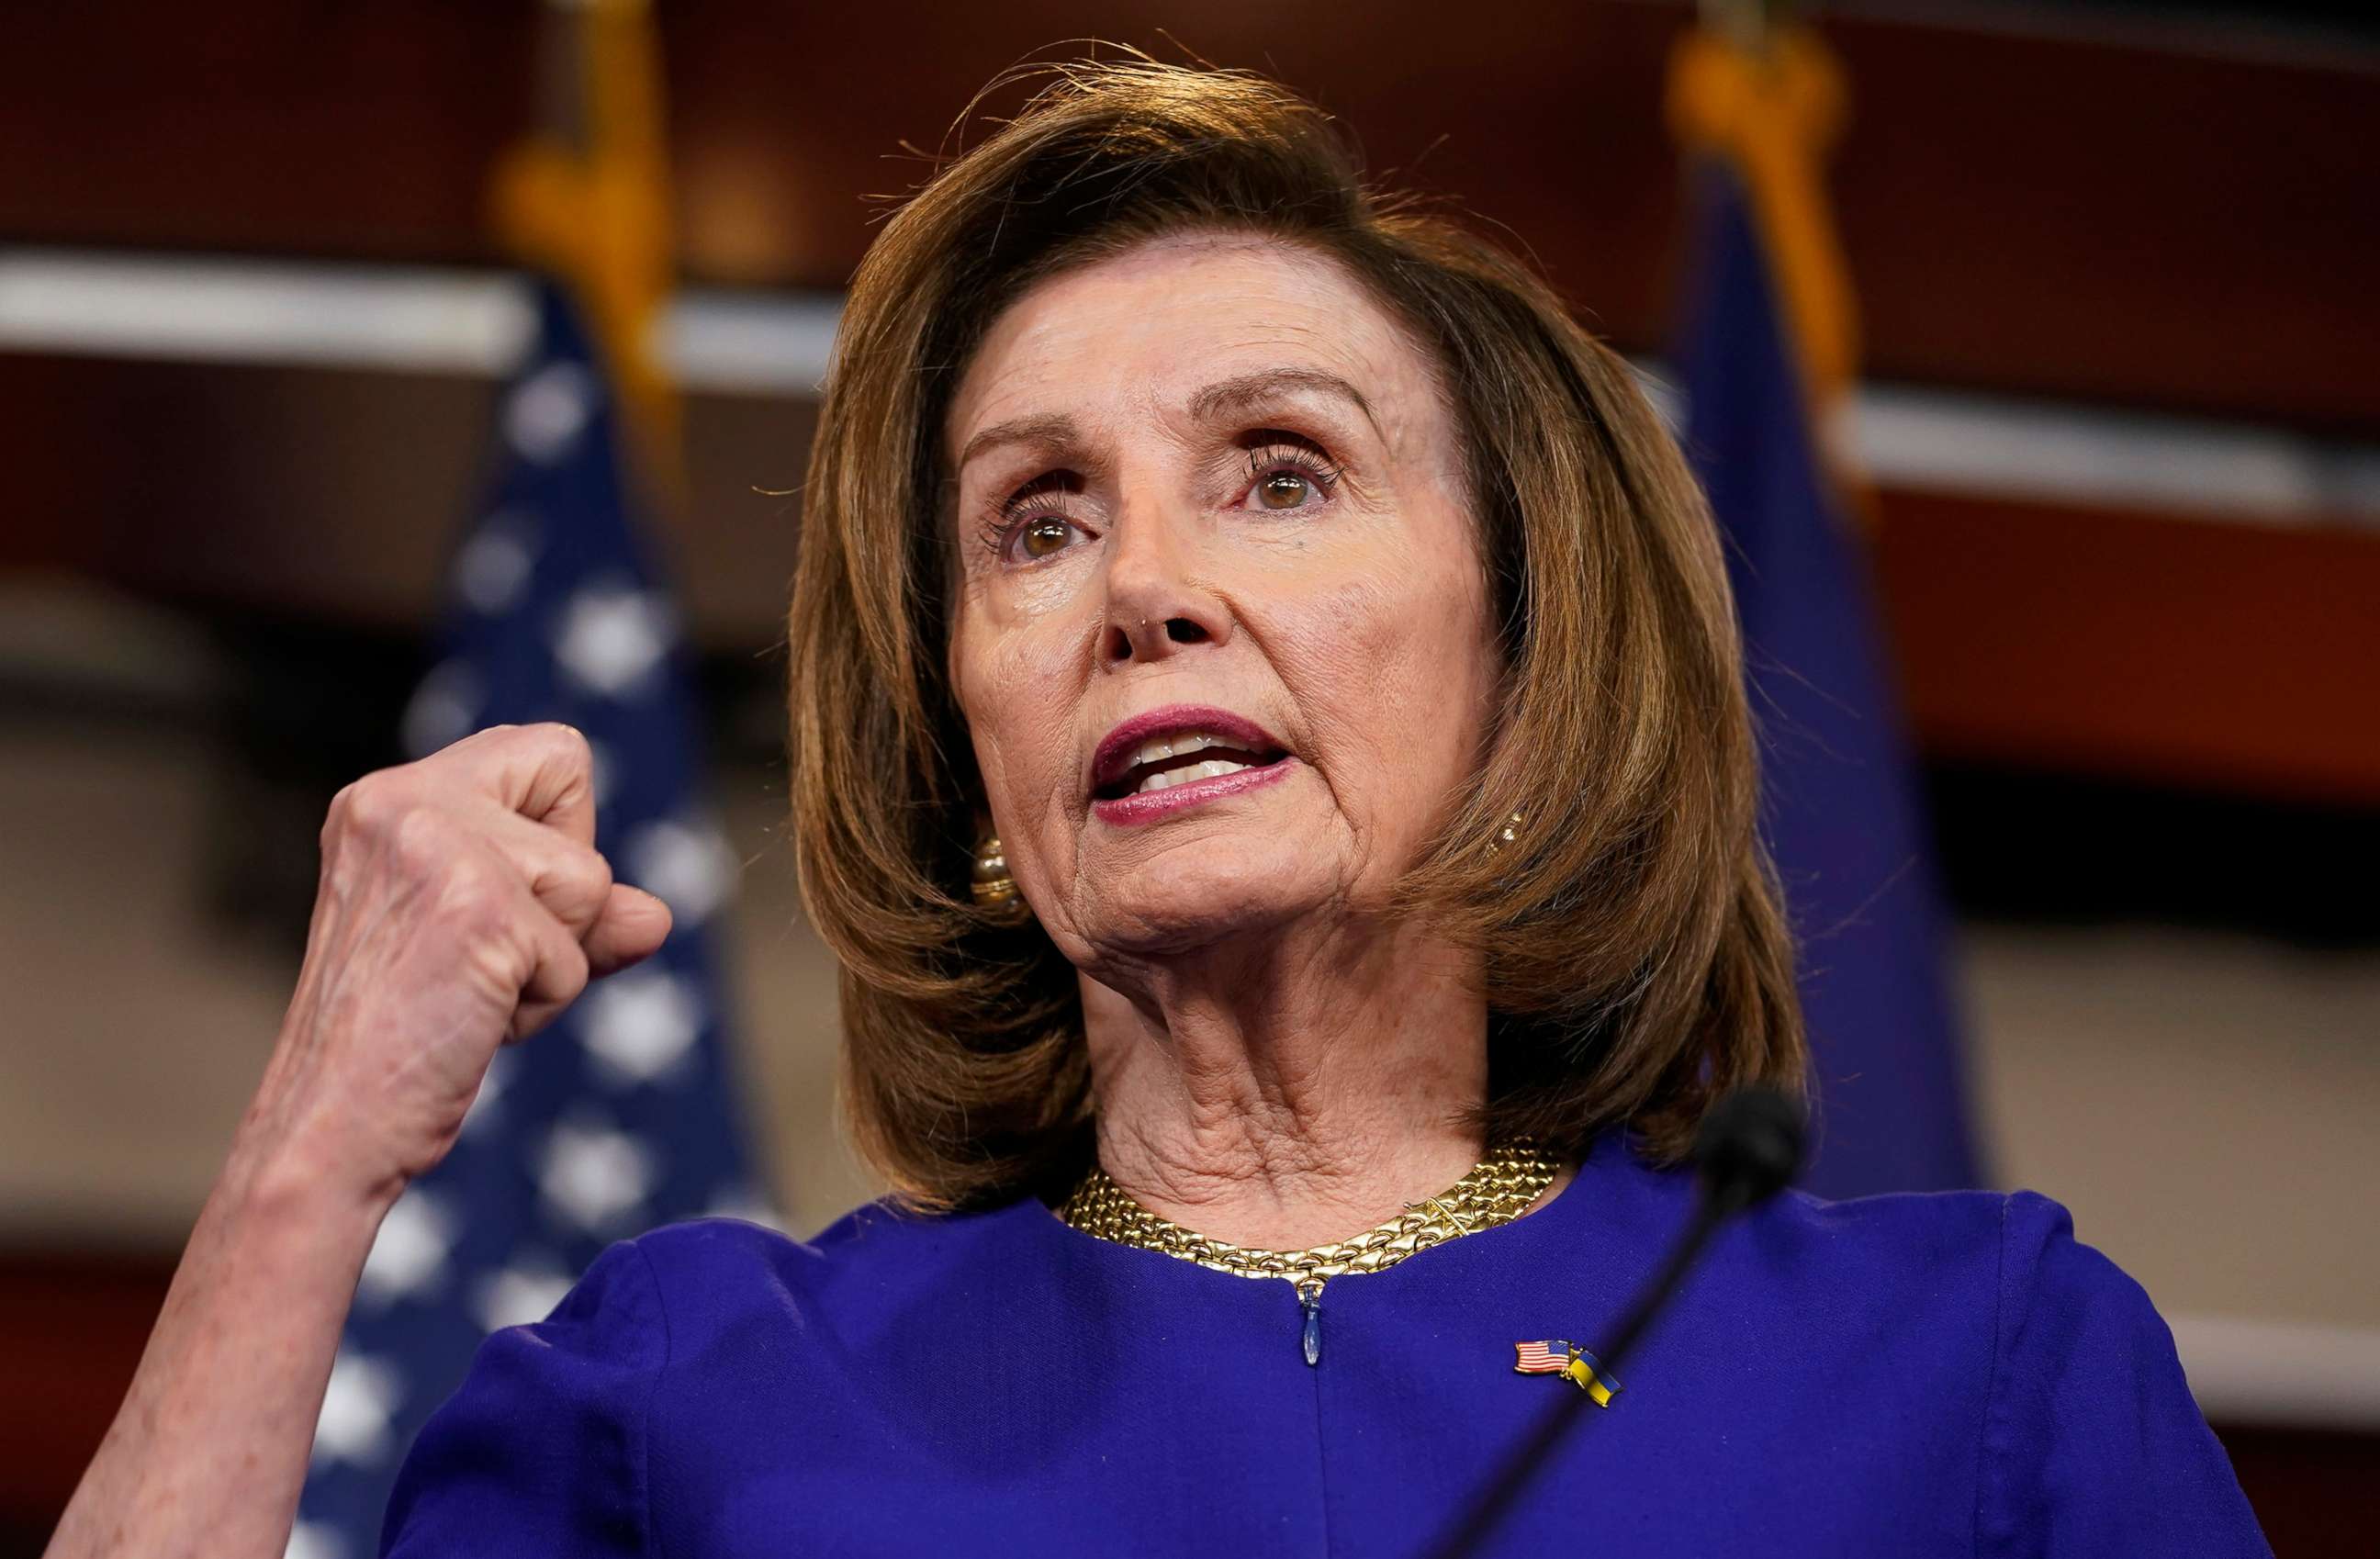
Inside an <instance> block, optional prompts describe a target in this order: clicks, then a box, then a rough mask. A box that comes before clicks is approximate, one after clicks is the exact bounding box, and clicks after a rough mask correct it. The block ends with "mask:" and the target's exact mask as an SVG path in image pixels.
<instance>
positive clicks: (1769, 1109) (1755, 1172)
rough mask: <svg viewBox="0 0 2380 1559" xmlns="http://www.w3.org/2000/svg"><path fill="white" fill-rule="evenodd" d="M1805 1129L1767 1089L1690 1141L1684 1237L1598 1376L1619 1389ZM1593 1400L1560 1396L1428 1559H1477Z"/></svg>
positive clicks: (1788, 1174) (1774, 1183) (1797, 1161)
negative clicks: (1650, 1331)
mask: <svg viewBox="0 0 2380 1559" xmlns="http://www.w3.org/2000/svg"><path fill="white" fill-rule="evenodd" d="M1805 1135H1806V1126H1805V1123H1804V1120H1803V1114H1802V1106H1800V1105H1798V1104H1796V1103H1795V1102H1794V1101H1793V1100H1791V1099H1790V1098H1788V1097H1786V1096H1785V1095H1784V1094H1780V1093H1779V1092H1778V1091H1777V1090H1775V1089H1773V1088H1765V1087H1753V1088H1739V1089H1737V1090H1736V1091H1735V1092H1734V1093H1732V1094H1729V1095H1728V1096H1727V1097H1725V1098H1724V1099H1721V1100H1720V1101H1719V1102H1718V1104H1717V1105H1715V1106H1712V1107H1711V1109H1710V1112H1709V1113H1708V1114H1706V1115H1705V1116H1704V1117H1703V1121H1702V1126H1701V1129H1700V1130H1697V1131H1696V1132H1695V1133H1694V1169H1695V1173H1696V1177H1697V1178H1698V1179H1699V1180H1700V1181H1701V1184H1702V1194H1701V1196H1700V1197H1699V1198H1697V1199H1696V1201H1695V1203H1694V1217H1693V1218H1692V1220H1691V1221H1689V1222H1688V1223H1687V1225H1686V1229H1685V1232H1684V1233H1683V1234H1682V1235H1681V1236H1679V1237H1678V1242H1677V1243H1676V1244H1675V1245H1673V1246H1671V1247H1670V1254H1669V1257H1668V1259H1667V1260H1665V1261H1663V1262H1662V1263H1661V1266H1660V1270H1659V1271H1658V1272H1656V1273H1655V1274H1654V1275H1653V1277H1652V1280H1651V1281H1650V1282H1648V1283H1646V1284H1645V1287H1643V1288H1642V1289H1641V1290H1639V1291H1638V1293H1637V1295H1636V1302H1635V1303H1634V1304H1633V1305H1631V1306H1630V1307H1629V1308H1628V1311H1627V1313H1626V1314H1625V1315H1624V1316H1622V1317H1621V1322H1620V1324H1619V1326H1618V1327H1617V1329H1615V1330H1614V1331H1613V1333H1612V1334H1611V1336H1610V1344H1611V1346H1610V1347H1609V1348H1604V1349H1602V1350H1601V1351H1600V1352H1599V1353H1597V1356H1596V1357H1597V1362H1598V1363H1600V1364H1601V1365H1602V1366H1603V1367H1602V1369H1601V1370H1599V1371H1598V1372H1597V1373H1599V1374H1601V1375H1603V1376H1605V1377H1606V1378H1608V1379H1616V1378H1617V1377H1618V1375H1619V1372H1620V1363H1621V1360H1624V1359H1626V1358H1627V1357H1628V1355H1629V1354H1630V1353H1631V1352H1632V1351H1633V1349H1634V1348H1635V1347H1636V1340H1637V1339H1638V1338H1639V1337H1641V1336H1643V1335H1645V1328H1646V1327H1648V1326H1650V1325H1651V1324H1652V1323H1653V1318H1654V1317H1655V1316H1657V1315H1658V1314H1660V1312H1661V1307H1662V1306H1663V1305H1665V1304H1667V1303H1668V1302H1669V1299H1670V1293H1671V1292H1672V1291H1673V1290H1674V1289H1675V1288H1676V1287H1677V1286H1678V1283H1679V1280H1680V1279H1682V1278H1683V1277H1684V1276H1685V1275H1686V1271H1687V1269H1688V1268H1690V1267H1692V1266H1693V1265H1694V1258H1695V1257H1697V1256H1699V1255H1701V1254H1702V1250H1703V1247H1704V1245H1706V1244H1707V1243H1708V1242H1709V1240H1710V1237H1711V1236H1712V1234H1713V1233H1715V1232H1717V1230H1718V1227H1719V1225H1721V1224H1723V1223H1725V1222H1726V1221H1727V1220H1728V1219H1729V1218H1730V1217H1732V1216H1734V1215H1736V1214H1738V1213H1741V1212H1743V1210H1744V1209H1745V1208H1747V1207H1750V1206H1752V1205H1754V1204H1755V1203H1756V1202H1762V1201H1765V1200H1766V1199H1767V1198H1768V1197H1770V1196H1773V1195H1775V1194H1776V1193H1777V1192H1778V1191H1779V1190H1782V1189H1783V1188H1784V1187H1785V1186H1786V1184H1787V1183H1788V1182H1790V1181H1791V1179H1792V1178H1793V1176H1794V1174H1795V1173H1796V1172H1797V1171H1798V1170H1800V1168H1801V1167H1802V1151H1803V1142H1804V1138H1805ZM1590 1400H1592V1398H1590V1397H1589V1396H1587V1394H1586V1393H1585V1392H1584V1391H1581V1392H1579V1393H1578V1394H1577V1395H1576V1396H1573V1395H1572V1394H1571V1393H1569V1392H1563V1393H1561V1394H1560V1396H1558V1397H1556V1398H1555V1400H1554V1402H1553V1403H1552V1405H1551V1406H1550V1407H1548V1408H1546V1410H1545V1411H1544V1413H1543V1414H1541V1415H1540V1416H1539V1417H1538V1419H1537V1421H1536V1426H1535V1427H1534V1428H1532V1429H1531V1430H1530V1432H1528V1433H1527V1434H1526V1435H1524V1437H1523V1438H1522V1440H1521V1443H1520V1444H1518V1445H1516V1446H1514V1447H1513V1450H1512V1455H1511V1456H1508V1457H1506V1458H1505V1461H1504V1465H1503V1467H1502V1468H1500V1470H1499V1471H1498V1472H1497V1474H1496V1477H1495V1480H1494V1481H1492V1482H1490V1483H1489V1484H1488V1486H1487V1487H1486V1488H1484V1489H1482V1490H1481V1491H1480V1492H1479V1494H1478V1495H1477V1497H1476V1498H1475V1499H1474V1500H1473V1501H1472V1502H1471V1507H1470V1509H1469V1510H1467V1511H1465V1512H1464V1513H1463V1519H1462V1520H1461V1521H1460V1522H1458V1523H1457V1524H1456V1525H1455V1526H1453V1527H1452V1528H1451V1529H1448V1531H1447V1533H1446V1535H1445V1536H1444V1537H1443V1538H1440V1539H1439V1541H1438V1543H1437V1544H1436V1545H1435V1546H1434V1547H1432V1548H1431V1549H1430V1550H1429V1553H1428V1559H1465V1556H1466V1555H1469V1554H1472V1553H1477V1552H1478V1551H1479V1545H1480V1544H1481V1543H1482V1542H1484V1541H1487V1538H1488V1533H1489V1532H1491V1531H1493V1530H1494V1529H1495V1528H1496V1524H1497V1523H1498V1522H1499V1521H1500V1520H1502V1519H1503V1517H1504V1514H1505V1512H1507V1511H1509V1510H1510V1509H1512V1504H1513V1502H1514V1501H1515V1500H1517V1499H1518V1498H1519V1497H1520V1495H1521V1491H1522V1489H1523V1488H1524V1487H1525V1486H1526V1485H1527V1483H1528V1481H1529V1480H1530V1478H1531V1477H1533V1476H1534V1475H1535V1474H1536V1470H1537V1469H1538V1468H1541V1467H1543V1466H1545V1465H1546V1464H1547V1462H1548V1460H1550V1459H1551V1456H1552V1453H1553V1450H1554V1447H1555V1446H1556V1445H1558V1444H1560V1443H1561V1438H1562V1436H1563V1435H1564V1434H1565V1433H1567V1432H1569V1430H1570V1427H1571V1425H1572V1424H1573V1422H1575V1421H1576V1420H1578V1418H1579V1417H1580V1410H1581V1409H1582V1408H1585V1405H1586V1404H1587V1403H1588V1402H1589V1401H1590Z"/></svg>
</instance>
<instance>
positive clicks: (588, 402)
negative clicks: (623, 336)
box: [504, 362, 600, 465]
mask: <svg viewBox="0 0 2380 1559" xmlns="http://www.w3.org/2000/svg"><path fill="white" fill-rule="evenodd" d="M598 393H600V391H599V390H598V388H597V386H596V383H595V376H594V375H593V374H591V373H589V372H588V371H587V369H586V368H585V367H584V366H583V365H582V364H578V363H568V362H563V363H549V364H547V365H546V366H545V367H544V368H542V369H539V370H538V371H537V372H535V373H533V374H531V375H530V376H529V377H528V379H526V380H524V381H522V382H521V386H520V388H519V389H517V390H515V391H514V392H513V393H512V396H511V398H510V399H509V400H507V401H505V403H504V437H505V438H506V439H507V440H509V441H511V443H512V446H513V448H514V449H515V450H516V451H517V452H518V453H520V455H521V457H522V458H523V459H525V460H528V461H532V462H534V463H535V464H537V465H553V463H554V462H555V461H557V460H559V459H561V458H562V457H563V456H564V455H565V454H567V453H570V446H571V445H572V444H573V443H574V442H576V441H577V438H578V435H579V434H580V433H581V432H583V431H585V430H586V428H587V419H588V418H589V417H591V416H593V415H594V412H595V397H596V395H597V394H598Z"/></svg>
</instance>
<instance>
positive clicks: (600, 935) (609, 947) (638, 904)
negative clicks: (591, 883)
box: [584, 882, 670, 976]
mask: <svg viewBox="0 0 2380 1559" xmlns="http://www.w3.org/2000/svg"><path fill="white" fill-rule="evenodd" d="M669 934H670V909H669V906H668V905H667V904H664V903H662V901H661V900H659V899H656V898H654V897H653V896H652V895H651V894H650V893H648V892H646V891H645V890H644V889H643V888H631V887H629V886H628V885H627V884H626V883H625V882H615V883H613V885H612V891H611V893H610V894H609V895H607V896H606V897H605V899H604V900H603V909H602V912H601V913H600V914H598V915H597V916H596V917H595V924H594V925H590V926H589V927H588V928H587V936H586V937H585V938H584V946H585V947H586V949H587V966H588V972H589V973H590V974H593V975H597V976H601V975H604V974H612V973H618V972H619V971H620V970H623V969H625V968H627V967H628V966H629V965H630V964H632V963H637V962H641V961H644V960H645V959H648V958H650V957H651V956H652V955H653V954H654V953H655V952H656V951H658V950H659V949H660V948H661V945H662V941H663V940H664V939H665V938H667V937H668V936H669Z"/></svg>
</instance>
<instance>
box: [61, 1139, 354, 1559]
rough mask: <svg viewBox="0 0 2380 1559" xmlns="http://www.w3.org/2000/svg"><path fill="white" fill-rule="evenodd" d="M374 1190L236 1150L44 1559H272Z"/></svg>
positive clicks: (285, 1158)
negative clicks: (353, 1188)
mask: <svg viewBox="0 0 2380 1559" xmlns="http://www.w3.org/2000/svg"><path fill="white" fill-rule="evenodd" d="M386 1211H387V1196H386V1195H385V1194H384V1193H381V1192H374V1193H370V1194H362V1193H346V1192H340V1191H336V1190H333V1189H332V1187H331V1185H330V1183H329V1182H328V1180H327V1178H325V1177H323V1176H321V1175H318V1174H316V1173H314V1172H313V1171H312V1170H311V1168H310V1166H308V1165H307V1164H306V1163H305V1162H303V1161H302V1160H301V1159H299V1158H297V1157H296V1156H295V1155H292V1154H287V1153H270V1154H267V1153H262V1152H246V1151H243V1150H242V1149H241V1148H238V1147H235V1149H234V1150H233V1154H232V1158H231V1162H230V1163H229V1164H228V1165H227V1166H225V1172H224V1175H223V1178H221V1179H220V1180H218V1181H217V1182H216V1184H215V1188H214V1190H213V1191H212V1194H210V1195H209V1197H208V1199H207V1203H206V1207H205V1208H204V1210H203V1211H202V1212H201V1213H200V1215H199V1220H198V1224H197V1227H195V1228H194V1229H193V1230H192V1231H191V1235H190V1241H189V1244H188V1248H187V1249H186V1250H185V1251H183V1255H182V1262H181V1265H180V1267H179V1268H178V1269H177V1270H176V1272H175V1274H174V1282H173V1286H172V1287H171V1289H170V1290H169V1291H168V1292H167V1294H166V1297H165V1304H164V1309H163V1310H162V1311H160V1312H159V1314H158V1317H157V1324H156V1326H155V1327H154V1329H152V1332H151V1333H150V1335H149V1346H148V1348H147V1349H146V1350H145V1351H144V1352H143V1353H142V1354H141V1358H140V1369H139V1371H138V1372H136V1373H135V1375H134V1376H133V1381H132V1386H131V1389H130V1390H129V1391H128V1393H126V1396H125V1399H124V1405H123V1407H122V1408H119V1409H118V1410H117V1412H116V1416H115V1423H114V1424H112V1425H111V1426H110V1427H109V1429H108V1432H107V1436H106V1438H105V1439H104V1440H103V1442H102V1443H101V1444H100V1449H99V1453H98V1455H97V1456H94V1457H93V1458H92V1460H91V1466H90V1468H88V1469H87V1470H86V1471H85V1472H84V1474H83V1478H82V1482H81V1483H80V1484H79V1486H78V1487H77V1488H76V1490H75V1495H74V1498H73V1500H72V1501H71V1502H70V1503H69V1504H68V1505H67V1511H66V1515H65V1517H64V1518H63V1519H61V1521H60V1522H59V1524H58V1529H57V1531H56V1534H55V1536H54V1537H53V1538H52V1539H51V1541H50V1546H49V1550H48V1559H101V1556H106V1559H115V1556H119V1555H122V1556H131V1555H138V1556H140V1559H172V1556H175V1555H181V1554H199V1553H205V1554H207V1555H209V1556H210V1559H217V1556H221V1559H249V1556H253V1559H280V1555H281V1554H282V1552H283V1549H284V1547H285V1543H286V1541H287V1539H288V1534H289V1526H290V1521H291V1518H292V1516H293V1514H294V1513H295V1511H296V1509H297V1493H298V1489H299V1486H300V1485H301V1484H302V1483H303V1482H304V1480H305V1476H306V1461H307V1456H308V1453H309V1451H310V1448H311V1446H312V1443H313V1436H314V1423H315V1419H316V1416H317V1415H318V1414H319V1413H320V1412H321V1410H322V1392H323V1386H324V1384H325V1383H326V1382H327V1381H328V1380H329V1378H330V1372H331V1361H332V1360H333V1358H334V1356H335V1354H336V1353H337V1351H338V1343H339V1334H340V1330H341V1327H342V1326H343V1324H344V1323H345V1321H346V1313H347V1305H348V1301H349V1300H350V1299H352V1298H353V1296H354V1293H355V1285H356V1277H357V1275H358V1272H359V1271H360V1270H361V1269H362V1266H363V1260H364V1257H365V1255H366V1253H367V1252H368V1251H370V1247H371V1241H372V1238H373V1235H374V1233H375V1232H376V1231H377V1229H378V1228H379V1226H380V1220H381V1215H383V1213H385V1212H386Z"/></svg>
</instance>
